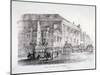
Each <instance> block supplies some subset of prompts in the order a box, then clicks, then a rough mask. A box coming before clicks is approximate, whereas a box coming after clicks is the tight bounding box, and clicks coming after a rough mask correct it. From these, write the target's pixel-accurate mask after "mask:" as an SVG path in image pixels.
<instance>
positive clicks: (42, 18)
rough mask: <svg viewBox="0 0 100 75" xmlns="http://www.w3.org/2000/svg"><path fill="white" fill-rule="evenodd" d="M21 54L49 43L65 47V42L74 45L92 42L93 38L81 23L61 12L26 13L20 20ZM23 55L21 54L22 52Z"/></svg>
mask: <svg viewBox="0 0 100 75" xmlns="http://www.w3.org/2000/svg"><path fill="white" fill-rule="evenodd" d="M19 24H20V25H21V26H20V27H19V30H20V31H19V37H18V39H19V45H18V47H19V54H20V53H24V52H28V51H29V50H31V49H32V46H31V45H30V43H33V44H34V43H35V44H36V47H40V46H42V45H43V42H44V40H45V42H46V43H47V46H48V47H52V48H53V47H64V45H65V43H66V42H67V43H68V44H71V45H72V46H73V47H74V46H79V45H85V46H87V45H89V44H92V40H91V38H90V37H89V35H87V34H86V33H85V32H82V29H81V27H80V25H75V24H74V23H71V22H70V21H68V20H66V19H64V18H63V17H61V16H60V15H59V14H24V15H23V16H22V20H20V21H19ZM20 55H21V54H20Z"/></svg>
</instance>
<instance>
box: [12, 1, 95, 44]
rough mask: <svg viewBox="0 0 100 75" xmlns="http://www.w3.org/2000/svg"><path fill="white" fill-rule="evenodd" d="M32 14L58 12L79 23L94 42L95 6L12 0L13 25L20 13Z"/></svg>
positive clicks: (18, 18) (19, 17)
mask: <svg viewBox="0 0 100 75" xmlns="http://www.w3.org/2000/svg"><path fill="white" fill-rule="evenodd" d="M26 13H32V14H59V15H60V16H62V17H63V18H65V19H66V20H69V21H70V22H74V23H75V24H76V25H78V24H80V26H81V29H82V31H83V32H86V33H87V34H88V35H89V36H90V38H91V39H92V41H93V43H94V42H95V7H94V6H79V5H67V4H66V5H63V4H47V3H33V2H15V1H14V2H13V3H12V16H13V19H14V25H16V21H18V20H20V19H21V15H23V14H26Z"/></svg>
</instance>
